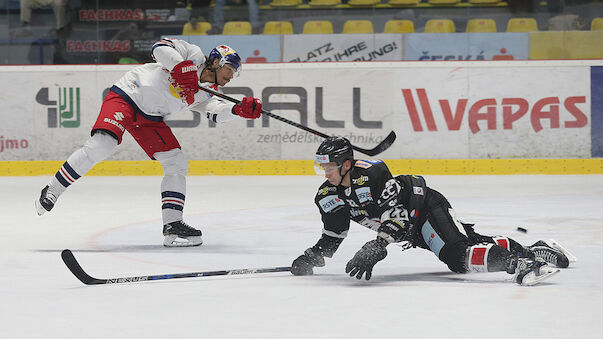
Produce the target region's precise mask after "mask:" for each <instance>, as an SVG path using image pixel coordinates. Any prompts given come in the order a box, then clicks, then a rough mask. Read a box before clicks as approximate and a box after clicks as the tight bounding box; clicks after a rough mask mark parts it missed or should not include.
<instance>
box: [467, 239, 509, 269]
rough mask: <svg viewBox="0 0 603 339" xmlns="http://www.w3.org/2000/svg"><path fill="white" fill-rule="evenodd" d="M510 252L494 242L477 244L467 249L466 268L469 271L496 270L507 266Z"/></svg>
mask: <svg viewBox="0 0 603 339" xmlns="http://www.w3.org/2000/svg"><path fill="white" fill-rule="evenodd" d="M509 256H510V252H509V251H507V250H506V249H505V248H503V247H501V246H498V245H495V244H491V243H489V244H479V245H474V246H471V247H469V248H468V249H467V270H468V271H470V272H498V271H503V270H505V269H506V267H507V261H508V258H509Z"/></svg>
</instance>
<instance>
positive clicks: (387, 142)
mask: <svg viewBox="0 0 603 339" xmlns="http://www.w3.org/2000/svg"><path fill="white" fill-rule="evenodd" d="M395 140H396V133H395V132H394V131H391V132H389V134H388V135H387V137H385V139H383V141H381V142H380V143H379V144H378V145H377V146H375V147H374V148H371V149H364V148H360V147H358V146H354V145H352V148H353V149H354V150H356V151H358V152H360V153H364V154H366V155H369V156H371V157H373V156H375V155H377V154H379V153H382V152H384V151H385V150H386V149H388V148H389V146H391V145H392V144H393V143H394V141H395Z"/></svg>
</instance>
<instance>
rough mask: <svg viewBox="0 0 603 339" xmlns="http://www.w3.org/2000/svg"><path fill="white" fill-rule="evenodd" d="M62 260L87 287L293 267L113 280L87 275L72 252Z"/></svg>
mask: <svg viewBox="0 0 603 339" xmlns="http://www.w3.org/2000/svg"><path fill="white" fill-rule="evenodd" d="M61 258H62V259H63V262H64V263H65V265H67V268H68V269H69V270H70V271H71V273H73V275H75V276H76V278H78V279H79V280H80V281H81V282H83V283H84V284H86V285H101V284H118V283H128V282H140V281H153V280H166V279H178V278H199V277H211V276H216V275H237V274H256V273H273V272H289V271H291V267H271V268H257V269H247V268H245V269H238V270H223V271H207V272H191V273H175V274H159V275H141V276H135V277H122V278H111V279H97V278H93V277H91V276H90V275H88V273H86V272H85V271H84V270H83V269H82V266H80V264H79V263H78V262H77V260H76V259H75V257H74V256H73V253H72V252H71V251H70V250H63V252H61Z"/></svg>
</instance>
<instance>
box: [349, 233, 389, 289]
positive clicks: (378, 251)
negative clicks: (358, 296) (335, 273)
mask: <svg viewBox="0 0 603 339" xmlns="http://www.w3.org/2000/svg"><path fill="white" fill-rule="evenodd" d="M387 244H388V243H387V241H386V240H385V239H383V238H381V237H377V239H375V240H371V241H369V242H367V243H366V244H364V246H362V248H361V249H360V250H359V251H358V252H356V254H355V255H354V257H353V258H352V260H350V261H349V262H348V264H347V265H346V266H345V273H349V274H350V277H353V276H356V278H357V279H362V275H363V274H366V275H365V277H366V280H369V279H371V275H372V274H373V267H374V266H375V264H376V263H378V262H379V261H380V260H383V258H385V257H386V256H387V249H386V248H385V247H386V246H387Z"/></svg>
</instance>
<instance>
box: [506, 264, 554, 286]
mask: <svg viewBox="0 0 603 339" xmlns="http://www.w3.org/2000/svg"><path fill="white" fill-rule="evenodd" d="M559 271H560V269H558V268H555V267H552V266H548V265H547V263H546V262H545V261H544V260H542V259H535V260H531V259H527V258H513V259H511V262H510V264H509V268H508V269H507V273H509V274H514V275H513V278H512V279H513V281H515V282H516V283H518V284H519V285H522V286H532V285H536V284H538V283H540V282H541V281H543V280H545V279H548V278H550V277H552V276H553V275H555V274H557V273H559Z"/></svg>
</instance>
